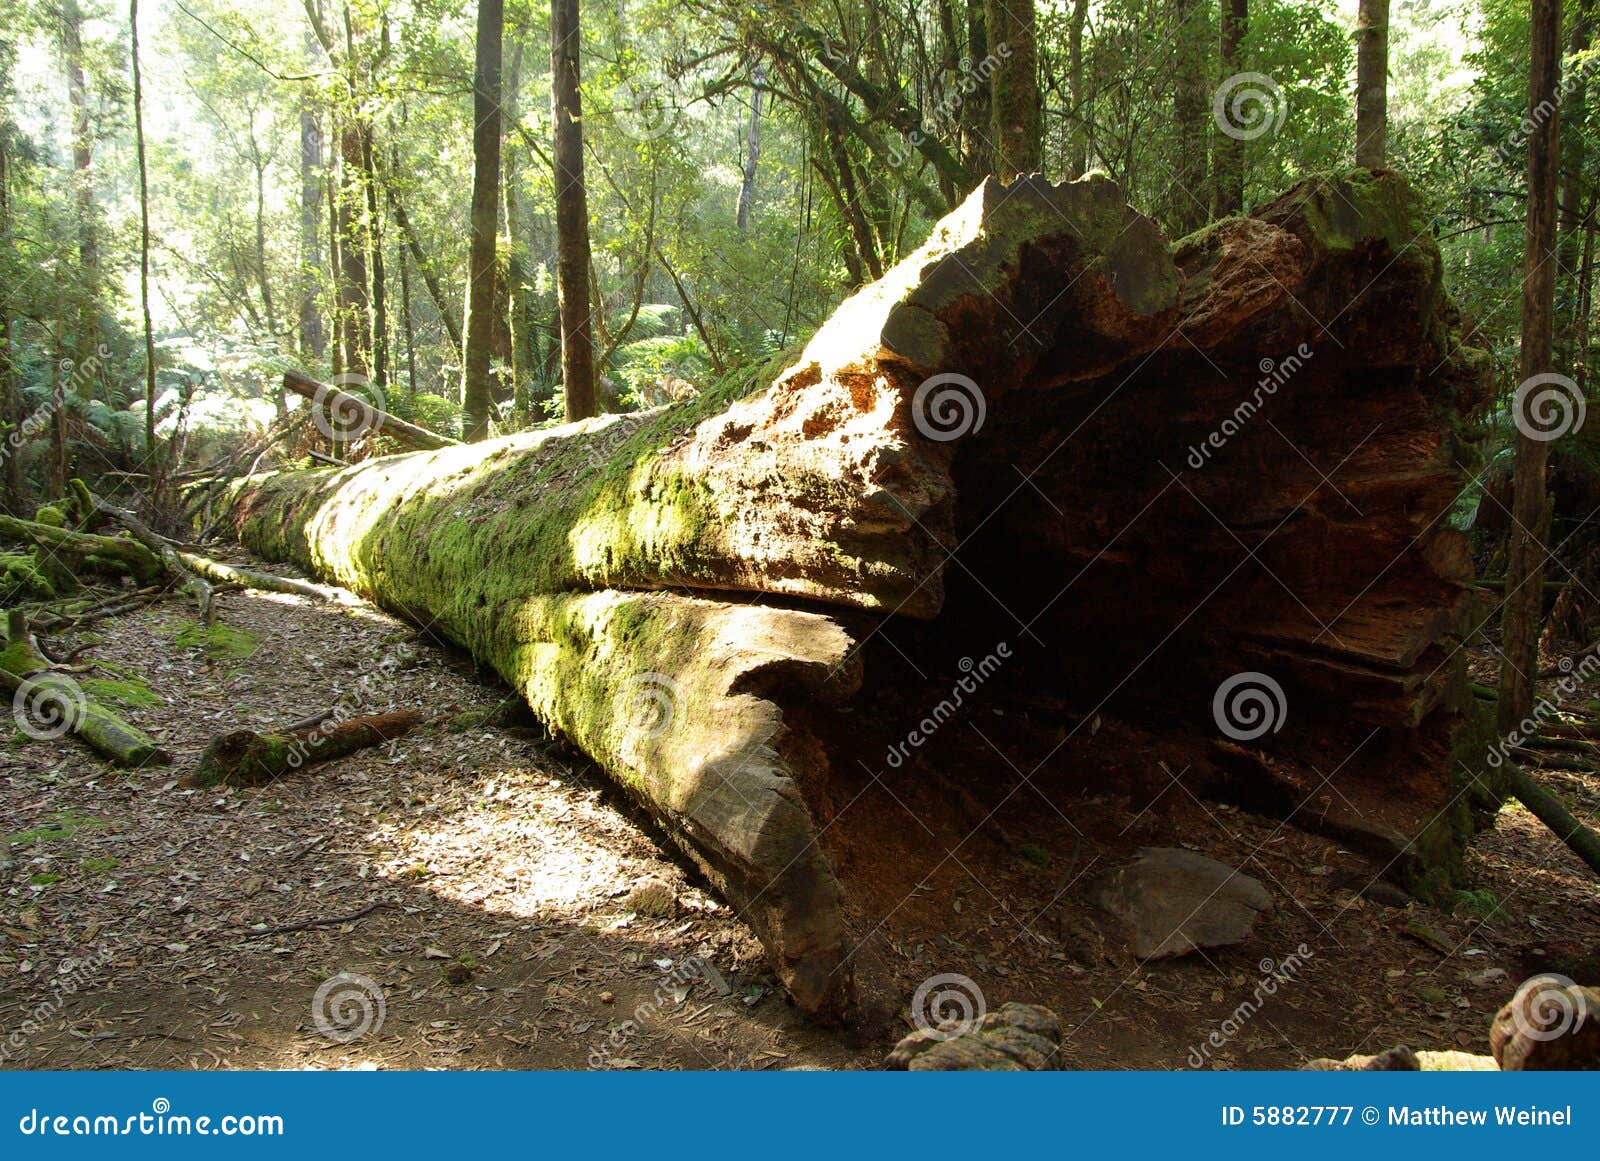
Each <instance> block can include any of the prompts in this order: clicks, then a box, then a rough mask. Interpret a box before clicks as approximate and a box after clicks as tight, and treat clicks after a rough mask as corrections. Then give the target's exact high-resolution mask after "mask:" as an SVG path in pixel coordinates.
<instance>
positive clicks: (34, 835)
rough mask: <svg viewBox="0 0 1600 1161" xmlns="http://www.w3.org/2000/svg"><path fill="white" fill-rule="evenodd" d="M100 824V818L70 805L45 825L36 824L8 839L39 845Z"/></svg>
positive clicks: (22, 843)
mask: <svg viewBox="0 0 1600 1161" xmlns="http://www.w3.org/2000/svg"><path fill="white" fill-rule="evenodd" d="M99 825H100V820H99V819H97V818H95V817H94V816H92V815H88V814H84V813H82V812H81V811H78V810H75V809H74V808H72V807H70V806H69V807H67V809H65V810H63V811H61V812H60V813H59V814H57V815H56V817H55V820H54V821H53V822H47V823H45V824H44V825H43V826H36V827H34V828H33V829H32V830H25V831H22V832H21V833H19V834H14V835H9V836H7V838H6V841H7V842H8V843H10V844H11V845H12V846H19V847H29V846H37V845H39V844H40V843H51V842H59V841H61V840H62V839H68V838H71V837H72V836H73V835H75V834H77V833H78V832H79V831H80V830H82V829H84V828H85V827H88V828H90V829H93V828H95V827H98V826H99Z"/></svg>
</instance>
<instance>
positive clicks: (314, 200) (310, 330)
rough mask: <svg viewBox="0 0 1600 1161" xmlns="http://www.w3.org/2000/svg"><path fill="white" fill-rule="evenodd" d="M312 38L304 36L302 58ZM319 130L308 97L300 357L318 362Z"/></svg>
mask: <svg viewBox="0 0 1600 1161" xmlns="http://www.w3.org/2000/svg"><path fill="white" fill-rule="evenodd" d="M315 46H316V39H315V37H313V36H312V34H311V33H310V31H309V30H308V31H307V33H306V59H307V60H310V59H312V57H313V54H314V50H315ZM322 184H323V179H322V130H321V128H320V127H319V126H318V124H317V114H316V110H315V109H314V108H312V106H311V104H310V100H309V98H306V100H305V103H304V104H303V105H302V106H301V108H300V279H299V282H300V355H301V357H302V358H305V359H312V360H318V361H320V360H321V359H322V357H323V355H324V354H325V353H326V352H327V347H328V338H327V334H326V332H325V331H324V329H323V326H322V312H321V310H320V309H318V306H317V293H318V289H319V287H320V284H321V274H322Z"/></svg>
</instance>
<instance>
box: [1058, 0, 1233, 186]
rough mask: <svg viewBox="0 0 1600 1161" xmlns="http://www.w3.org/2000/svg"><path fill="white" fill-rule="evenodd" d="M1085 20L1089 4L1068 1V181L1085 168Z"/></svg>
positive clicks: (1086, 127) (1086, 128)
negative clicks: (1070, 11)
mask: <svg viewBox="0 0 1600 1161" xmlns="http://www.w3.org/2000/svg"><path fill="white" fill-rule="evenodd" d="M1226 2H1227V0H1224V3H1226ZM1088 20H1089V0H1072V16H1071V18H1070V19H1069V20H1068V22H1067V100H1068V102H1069V103H1070V104H1071V106H1072V108H1071V110H1070V116H1071V118H1072V125H1071V127H1070V128H1069V129H1068V130H1067V132H1068V135H1069V136H1068V141H1069V142H1070V145H1069V151H1068V154H1067V176H1068V177H1080V176H1082V175H1083V173H1084V172H1085V171H1086V170H1087V169H1088V168H1089V112H1088V110H1087V109H1085V108H1084V107H1083V105H1084V95H1083V29H1084V25H1085V24H1087V23H1088Z"/></svg>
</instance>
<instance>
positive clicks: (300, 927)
mask: <svg viewBox="0 0 1600 1161" xmlns="http://www.w3.org/2000/svg"><path fill="white" fill-rule="evenodd" d="M391 906H393V904H391V903H389V902H387V901H385V900H382V899H380V900H378V901H377V902H376V903H368V904H367V905H366V906H365V907H363V908H362V909H361V910H360V911H356V912H352V913H351V914H349V915H336V916H334V917H333V918H332V919H306V920H303V921H301V922H299V923H286V924H284V925H283V926H282V927H269V928H267V929H266V930H265V931H257V930H256V929H255V928H253V927H252V928H251V929H250V934H251V935H287V934H288V933H289V932H291V931H307V930H309V929H310V928H313V927H337V926H338V925H339V924H341V923H354V922H355V921H356V920H357V919H364V918H366V917H367V916H368V915H371V914H372V913H373V912H374V911H376V910H378V908H380V907H391Z"/></svg>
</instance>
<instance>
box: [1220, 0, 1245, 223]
mask: <svg viewBox="0 0 1600 1161" xmlns="http://www.w3.org/2000/svg"><path fill="white" fill-rule="evenodd" d="M1249 23H1250V0H1222V11H1221V13H1220V20H1219V22H1218V25H1217V58H1218V61H1219V62H1220V65H1219V67H1218V69H1217V74H1218V76H1219V78H1220V80H1221V81H1224V82H1225V81H1226V80H1227V79H1228V78H1229V77H1231V76H1233V75H1235V74H1236V73H1238V72H1240V71H1241V70H1242V68H1243V66H1244V55H1243V53H1244V35H1245V32H1246V31H1248V28H1249ZM1212 173H1213V175H1214V179H1215V181H1216V189H1215V190H1214V192H1213V193H1212V197H1211V216H1212V217H1213V218H1226V217H1231V216H1232V215H1234V214H1239V213H1243V212H1244V142H1243V141H1242V140H1240V139H1239V138H1237V137H1235V136H1233V135H1232V134H1230V133H1218V134H1217V135H1216V160H1215V163H1214V164H1213V166H1212Z"/></svg>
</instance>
